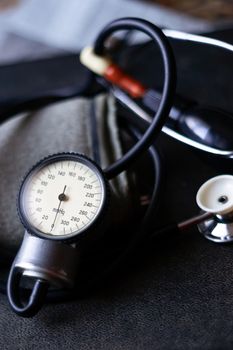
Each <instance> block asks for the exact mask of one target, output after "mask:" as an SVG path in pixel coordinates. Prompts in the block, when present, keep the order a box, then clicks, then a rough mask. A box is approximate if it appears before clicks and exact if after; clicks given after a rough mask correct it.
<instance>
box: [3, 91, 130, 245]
mask: <svg viewBox="0 0 233 350" xmlns="http://www.w3.org/2000/svg"><path fill="white" fill-rule="evenodd" d="M59 152H76V153H81V154H85V155H86V156H89V157H90V158H92V159H94V160H97V161H98V163H100V166H101V167H102V168H105V167H106V166H107V165H109V164H111V163H112V162H114V161H115V160H116V159H117V158H119V157H121V155H122V147H121V142H120V138H119V133H118V126H117V122H116V114H115V104H114V99H113V98H112V97H109V96H108V95H106V94H101V95H98V96H96V97H94V98H83V97H79V98H73V99H70V100H66V101H65V102H58V103H55V104H51V105H49V106H47V107H44V108H42V109H39V110H36V111H33V112H27V113H24V114H21V115H18V116H17V117H16V118H13V119H11V120H10V121H8V122H7V123H5V124H3V125H2V126H1V128H0V169H1V171H0V193H1V201H0V223H1V233H0V246H1V248H2V249H3V251H4V250H5V249H6V250H10V251H17V249H18V247H19V245H20V242H21V240H22V237H23V234H24V228H23V226H22V224H21V223H20V221H19V218H18V216H17V210H16V198H17V194H18V191H19V186H20V183H21V181H22V179H23V176H24V175H25V174H26V172H27V171H28V170H29V169H30V168H31V167H32V166H33V165H34V164H35V163H36V162H38V161H39V160H40V159H41V158H43V157H46V156H48V155H51V154H54V153H59ZM112 190H113V197H114V202H115V203H114V204H115V205H114V206H115V207H116V208H117V215H112V216H111V217H112V221H113V224H114V220H115V221H117V220H119V218H124V216H126V215H127V216H128V210H129V209H128V208H129V201H130V195H129V183H128V178H127V176H126V173H122V174H121V175H119V176H118V177H117V178H115V179H114V181H112ZM117 203H118V204H119V203H120V205H116V204H117Z"/></svg>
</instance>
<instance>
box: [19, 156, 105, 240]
mask: <svg viewBox="0 0 233 350" xmlns="http://www.w3.org/2000/svg"><path fill="white" fill-rule="evenodd" d="M106 188H107V183H106V180H105V178H104V174H103V172H102V170H101V169H100V168H99V167H98V166H97V165H96V164H95V163H94V162H93V161H91V160H90V159H88V158H86V157H84V156H82V155H79V154H73V153H62V154H56V155H52V156H49V157H47V158H45V159H43V160H42V161H40V162H39V163H38V164H37V165H36V166H34V167H33V168H32V170H30V171H29V173H28V174H27V175H26V177H25V179H24V181H23V183H22V186H21V189H20V192H19V199H18V207H19V215H20V218H21V221H22V223H23V225H24V226H25V228H26V230H27V231H28V232H29V233H31V234H34V235H37V236H39V237H42V238H49V239H56V240H70V239H76V238H78V237H80V236H81V235H82V234H83V233H85V232H86V231H87V230H89V229H91V228H92V227H93V226H94V224H96V223H97V222H98V221H99V220H100V218H101V216H102V214H103V211H104V208H105V204H106V200H107V198H106V194H107V190H106Z"/></svg>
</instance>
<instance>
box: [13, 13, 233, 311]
mask: <svg viewBox="0 0 233 350" xmlns="http://www.w3.org/2000/svg"><path fill="white" fill-rule="evenodd" d="M131 29H134V30H135V29H136V30H139V31H141V32H143V33H145V34H147V35H149V37H150V38H151V39H152V40H153V41H154V42H155V43H156V44H157V45H158V47H159V49H160V53H161V56H162V59H163V65H164V86H163V90H162V93H161V94H160V95H159V96H155V94H154V93H151V92H150V94H147V92H146V91H145V88H144V87H143V86H142V85H140V84H139V83H138V82H137V81H135V80H133V79H132V78H131V77H129V76H126V75H125V74H124V73H123V72H122V71H121V70H119V68H118V67H116V66H114V65H113V64H112V63H111V62H110V60H108V59H106V57H105V56H104V42H105V40H106V39H107V38H108V37H109V36H110V35H111V34H112V33H114V32H115V31H119V30H131ZM172 34H174V32H172V31H170V32H169V31H165V33H164V34H163V32H162V31H161V30H160V29H159V28H157V27H156V26H155V25H153V24H151V23H149V22H147V21H145V20H142V19H138V18H123V19H118V20H115V21H113V22H111V23H110V24H109V25H107V26H106V27H105V28H104V29H103V31H102V32H101V33H100V34H99V36H98V37H97V39H96V41H95V47H94V49H93V50H92V49H91V50H90V49H87V50H85V51H84V52H83V53H82V54H81V61H82V62H83V63H84V64H85V65H87V66H88V67H89V69H91V70H92V71H94V72H95V73H96V74H97V75H101V76H102V78H99V79H100V82H101V83H102V84H103V85H104V86H106V87H107V88H109V89H110V90H111V91H112V92H113V94H114V96H115V97H116V98H117V99H118V100H119V101H121V102H122V103H123V104H124V105H126V107H128V108H129V109H130V110H132V111H133V112H134V114H136V115H137V117H135V118H134V119H132V118H130V119H127V123H128V124H129V128H130V131H131V133H132V135H134V137H135V138H136V140H137V142H136V143H135V145H134V146H133V147H132V148H131V149H130V150H129V151H128V152H127V153H126V154H125V155H124V156H123V157H122V158H121V159H119V160H118V161H116V162H115V163H114V164H112V165H110V166H109V167H108V168H107V169H101V168H100V167H99V166H98V165H97V164H95V162H93V161H92V160H90V159H89V158H87V157H85V156H83V155H80V154H76V153H61V154H56V155H52V156H49V157H47V158H44V159H43V160H41V161H40V162H39V163H38V164H36V165H35V166H34V167H33V168H32V169H31V170H30V171H29V173H28V174H27V175H26V177H25V179H24V181H23V183H22V185H21V188H20V191H19V196H18V212H19V216H20V219H21V222H22V224H23V225H24V227H25V230H26V233H25V236H24V240H23V243H22V245H21V248H20V250H19V252H18V254H17V256H16V258H15V260H14V262H13V264H12V267H11V271H10V274H9V278H8V286H7V294H8V299H9V302H10V305H11V307H12V309H13V310H14V311H15V312H16V313H17V314H18V315H20V316H24V317H30V316H33V315H35V314H36V313H37V312H38V311H39V309H40V308H41V307H42V305H43V303H44V301H45V298H46V295H47V293H48V289H49V287H53V288H61V287H64V288H67V287H73V286H74V285H75V281H76V275H77V269H78V263H79V259H80V251H79V250H80V242H85V243H86V242H88V240H89V239H90V240H91V239H96V237H98V235H99V234H100V233H101V231H104V230H106V228H105V226H106V222H107V221H108V220H107V219H106V218H107V216H108V215H109V213H108V211H107V210H106V208H107V203H108V201H111V196H110V192H111V191H110V190H109V189H110V185H109V180H111V179H113V178H114V177H115V176H117V175H119V174H120V173H121V172H122V171H124V170H127V169H128V167H129V166H130V165H131V164H132V163H133V162H134V161H135V160H136V159H137V158H138V157H139V156H141V155H142V154H143V153H144V152H146V151H149V152H150V155H151V158H152V160H153V164H154V168H155V172H156V180H155V184H154V190H153V194H152V199H151V203H150V205H149V207H148V210H147V212H146V214H145V217H144V219H143V220H142V225H141V227H140V230H139V231H138V232H137V233H136V234H135V237H134V241H133V242H131V245H130V247H126V248H125V250H124V251H123V252H122V255H121V256H120V257H119V258H117V259H116V261H115V262H113V266H115V265H116V264H117V263H118V261H121V260H122V258H124V257H125V256H127V255H128V254H129V253H130V252H131V250H132V249H134V248H135V246H137V244H138V242H140V239H142V237H143V235H144V234H145V231H146V230H147V231H148V230H149V229H150V226H151V223H152V222H153V218H154V209H155V207H156V205H155V204H157V196H158V193H159V185H160V181H159V178H160V177H159V158H158V154H157V152H156V148H155V146H154V141H155V139H156V137H157V136H158V135H159V133H160V131H161V130H162V128H163V131H165V132H166V133H167V134H169V135H170V136H172V137H175V138H177V139H178V140H180V141H182V142H185V143H187V144H189V145H192V146H194V147H197V148H199V149H202V150H204V151H208V152H212V153H214V150H215V149H214V148H213V147H210V146H209V145H203V144H202V145H201V146H200V145H199V144H198V143H197V142H196V141H193V140H190V139H189V138H188V137H187V136H184V135H180V134H179V133H178V132H177V131H176V130H172V129H171V128H169V127H167V126H164V125H165V123H166V121H167V116H168V115H169V111H170V110H172V101H173V97H174V92H175V80H176V70H175V63H174V58H173V53H172V50H171V47H170V44H169V42H168V39H167V37H166V36H169V35H170V36H172ZM180 35H181V34H180ZM180 39H182V36H181V37H180ZM212 44H213V42H212ZM226 45H227V44H226ZM229 47H230V50H231V51H233V50H232V47H231V46H229ZM229 47H228V48H229ZM225 48H227V47H225ZM103 76H104V78H103ZM112 83H114V86H113V85H112ZM117 85H118V86H117ZM119 87H120V88H121V89H120V88H119ZM123 90H125V91H127V92H128V94H126V93H125V92H124V91H123ZM129 95H131V96H134V97H140V98H141V97H143V98H144V101H145V103H146V101H147V100H148V96H149V95H152V98H149V104H150V105H152V106H153V101H155V100H156V99H157V100H159V103H156V104H155V107H154V112H155V116H154V117H153V118H151V116H150V115H149V114H147V113H146V112H145V111H144V110H143V109H142V108H141V107H140V106H138V104H137V103H136V102H135V101H133V100H132V99H131V98H130V96H129ZM151 101H152V102H151ZM151 109H152V110H153V107H152V108H151ZM125 118H128V117H127V116H126V117H125ZM177 135H178V136H177ZM195 142H196V143H195ZM197 144H198V146H197ZM224 152H225V153H224ZM226 152H227V151H223V150H220V152H219V153H218V152H217V153H218V154H220V155H224V156H226ZM227 155H228V154H227ZM232 188H233V176H230V175H223V176H221V177H217V178H214V179H211V180H209V181H208V182H207V183H205V184H204V185H203V186H202V187H201V188H200V190H199V192H198V194H197V203H198V205H199V207H200V208H201V209H202V211H203V212H204V213H202V214H201V215H199V216H197V217H194V218H192V219H190V220H187V221H185V222H182V223H179V224H178V225H176V227H173V229H174V228H176V229H178V230H183V229H186V228H188V227H190V226H191V225H193V224H198V227H199V230H200V231H201V232H202V233H203V234H204V235H205V236H206V237H207V238H209V239H211V240H213V241H217V242H229V241H232V240H233V228H232V227H233V220H232V217H233V190H232ZM149 233H150V232H149ZM151 233H153V232H151ZM107 271H111V269H109V268H108V269H107ZM25 278H26V279H28V280H29V281H30V282H32V284H33V285H32V288H29V291H30V292H29V293H28V294H27V298H26V301H25V300H24V299H23V298H22V288H21V282H22V280H23V279H25Z"/></svg>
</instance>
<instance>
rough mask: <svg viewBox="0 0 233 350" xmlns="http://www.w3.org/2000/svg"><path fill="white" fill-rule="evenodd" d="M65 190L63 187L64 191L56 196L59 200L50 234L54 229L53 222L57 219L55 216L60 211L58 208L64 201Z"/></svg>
mask: <svg viewBox="0 0 233 350" xmlns="http://www.w3.org/2000/svg"><path fill="white" fill-rule="evenodd" d="M65 190H66V186H65V187H64V190H63V192H62V193H60V194H59V196H58V199H59V205H58V208H57V211H56V215H55V218H54V221H53V223H52V225H51V230H50V232H52V230H53V228H54V225H55V222H56V219H57V215H58V213H59V209H60V206H61V202H62V201H64V200H65V199H66V195H65Z"/></svg>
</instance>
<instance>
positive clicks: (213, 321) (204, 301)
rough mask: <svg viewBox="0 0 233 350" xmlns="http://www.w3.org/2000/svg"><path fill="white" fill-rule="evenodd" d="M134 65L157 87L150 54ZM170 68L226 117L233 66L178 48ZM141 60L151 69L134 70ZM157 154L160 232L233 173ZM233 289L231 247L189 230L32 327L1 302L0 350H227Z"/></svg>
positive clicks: (50, 310) (228, 59) (176, 154)
mask: <svg viewBox="0 0 233 350" xmlns="http://www.w3.org/2000/svg"><path fill="white" fill-rule="evenodd" d="M230 33H231V34H229V32H228V34H227V35H228V40H231V41H232V42H233V32H230ZM224 35H225V34H224V33H222V34H221V37H222V38H224ZM130 55H132V52H131V53H130ZM133 57H134V59H133V60H132V62H131V64H130V69H132V70H134V71H135V67H136V68H137V70H138V71H139V75H140V76H142V78H143V79H144V80H145V81H146V82H147V83H148V84H149V85H151V86H153V82H154V80H155V81H157V82H158V85H159V84H160V82H159V80H158V77H159V67H158V70H156V69H155V68H153V67H154V62H155V59H156V57H157V56H156V53H155V52H154V50H153V49H152V48H150V45H149V46H148V48H146V47H145V48H144V50H143V52H142V50H140V49H139V50H138V52H137V55H136V54H134V56H133ZM176 58H177V66H178V92H179V93H181V94H183V95H185V96H187V97H190V98H195V99H197V100H199V101H201V102H202V103H205V104H211V105H213V106H218V107H223V108H225V109H228V110H230V111H232V110H233V100H232V81H233V80H232V78H233V77H232V74H233V72H232V56H230V55H228V54H225V53H219V52H218V51H215V50H213V49H209V50H208V49H204V48H203V49H200V48H194V45H189V47H186V48H183V47H181V45H180V44H179V45H176ZM142 59H145V60H147V61H146V62H149V63H148V64H143V65H141V62H142ZM142 66H143V69H144V70H143V69H142ZM67 69H68V67H67ZM152 70H153V74H154V76H153V75H152V73H151V72H152ZM159 144H160V147H161V149H162V151H163V157H164V161H165V170H166V174H165V175H164V176H165V178H166V189H165V190H164V193H163V198H162V199H161V205H160V209H159V213H158V215H157V216H156V217H155V220H156V222H157V221H158V226H159V225H162V224H166V223H170V222H172V221H174V220H181V219H183V218H187V217H188V216H189V215H193V214H195V213H197V212H198V208H197V206H196V204H195V195H196V191H197V189H198V188H199V186H200V185H201V184H202V183H203V182H204V181H205V180H206V179H208V178H209V177H211V176H214V175H217V174H221V173H223V172H228V173H232V165H231V163H224V164H223V162H220V161H219V160H217V159H213V158H212V157H210V156H203V155H202V154H200V153H198V152H193V151H192V150H191V149H189V148H187V147H185V146H183V145H181V144H178V143H177V142H175V141H173V140H170V139H169V138H167V137H165V136H162V137H161V138H160V141H159ZM232 286H233V247H232V246H231V245H224V246H220V245H217V244H214V243H211V242H209V241H206V240H205V239H204V238H203V237H201V235H200V234H199V233H198V231H197V229H196V228H193V229H192V230H190V231H189V232H186V233H183V234H182V235H180V236H179V235H178V236H176V235H174V237H173V236H172V235H170V236H167V237H162V238H160V239H158V240H157V242H156V243H154V244H153V246H150V248H149V247H148V250H147V251H146V254H145V253H143V252H139V253H138V255H137V258H136V259H135V260H133V261H131V263H128V264H127V266H125V267H124V268H123V269H122V270H121V271H120V272H119V273H118V274H116V275H114V276H113V278H112V279H111V280H108V281H106V282H105V283H104V284H103V285H102V286H101V288H99V289H98V290H95V291H93V292H92V293H90V295H87V296H86V297H83V298H81V299H78V300H76V301H72V302H69V303H64V304H50V305H46V306H45V307H44V308H43V310H41V312H40V313H39V314H38V315H37V316H36V317H34V318H33V319H21V318H19V317H18V316H16V315H14V314H13V312H12V311H11V310H10V309H9V306H8V304H7V300H6V297H5V296H4V295H1V296H0V315H1V319H0V333H1V338H0V344H1V348H3V349H58V348H59V349H127V350H128V349H185V350H186V349H232V347H233V333H232V328H233V306H232V304H233V293H232Z"/></svg>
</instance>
